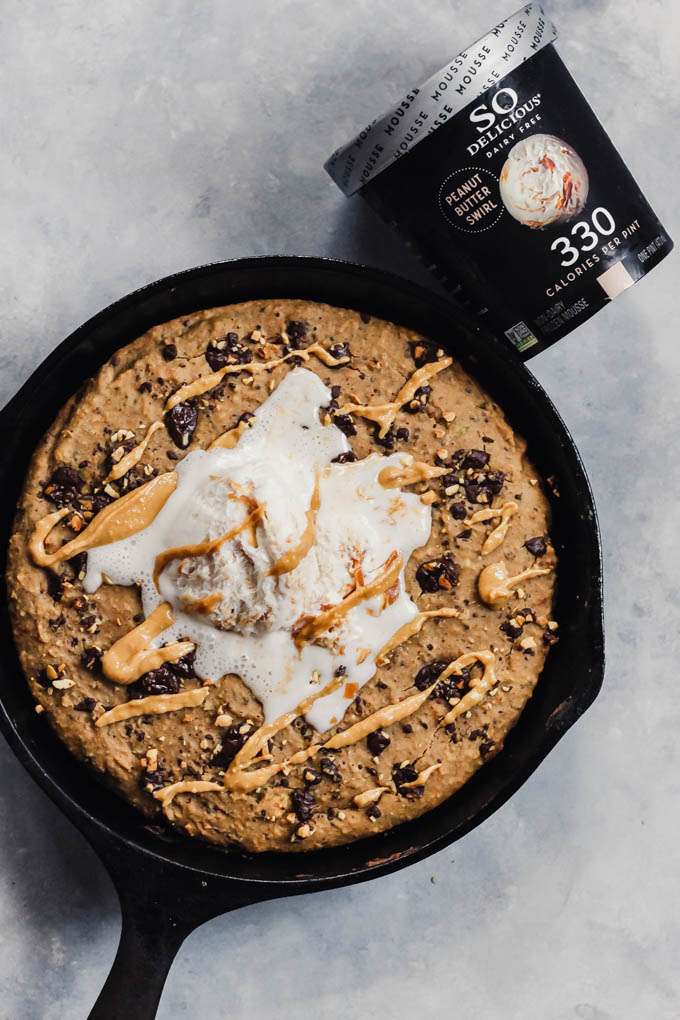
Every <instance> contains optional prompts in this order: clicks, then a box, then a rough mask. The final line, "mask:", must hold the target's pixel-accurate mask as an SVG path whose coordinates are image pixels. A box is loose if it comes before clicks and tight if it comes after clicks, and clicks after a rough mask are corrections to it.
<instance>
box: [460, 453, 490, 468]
mask: <svg viewBox="0 0 680 1020" xmlns="http://www.w3.org/2000/svg"><path fill="white" fill-rule="evenodd" d="M488 463H489V454H488V453H487V452H486V450H468V452H467V453H466V454H465V459H464V460H463V465H462V466H463V467H464V468H473V469H474V470H476V471H481V469H482V468H485V467H486V465H487V464H488Z"/></svg>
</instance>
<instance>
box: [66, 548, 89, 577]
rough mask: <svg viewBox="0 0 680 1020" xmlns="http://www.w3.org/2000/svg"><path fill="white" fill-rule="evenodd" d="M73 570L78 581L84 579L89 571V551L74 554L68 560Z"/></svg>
mask: <svg viewBox="0 0 680 1020" xmlns="http://www.w3.org/2000/svg"><path fill="white" fill-rule="evenodd" d="M66 562H67V563H68V565H69V566H70V568H71V570H72V571H73V576H74V578H75V579H76V580H77V581H82V579H83V578H84V577H85V574H86V572H87V553H86V552H79V553H76V555H75V556H72V557H71V559H70V560H67V561H66Z"/></svg>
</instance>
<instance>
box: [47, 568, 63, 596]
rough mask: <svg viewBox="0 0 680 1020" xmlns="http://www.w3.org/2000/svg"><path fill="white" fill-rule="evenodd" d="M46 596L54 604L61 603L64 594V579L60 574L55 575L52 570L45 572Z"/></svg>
mask: <svg viewBox="0 0 680 1020" xmlns="http://www.w3.org/2000/svg"><path fill="white" fill-rule="evenodd" d="M47 594H48V595H49V596H50V598H51V599H54V601H55V602H59V601H61V597H62V595H63V594H64V579H63V577H62V576H61V574H55V573H54V572H53V571H52V570H48V571H47Z"/></svg>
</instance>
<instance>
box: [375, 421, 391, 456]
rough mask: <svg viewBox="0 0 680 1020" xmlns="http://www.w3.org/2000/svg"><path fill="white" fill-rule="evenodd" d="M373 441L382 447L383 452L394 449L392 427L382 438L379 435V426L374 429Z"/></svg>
mask: <svg viewBox="0 0 680 1020" xmlns="http://www.w3.org/2000/svg"><path fill="white" fill-rule="evenodd" d="M375 441H376V443H377V444H378V446H382V447H383V449H385V450H393V449H394V425H390V427H389V428H388V430H387V432H386V433H385V435H384V436H381V435H380V426H379V425H376V427H375Z"/></svg>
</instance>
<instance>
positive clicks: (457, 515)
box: [449, 503, 465, 521]
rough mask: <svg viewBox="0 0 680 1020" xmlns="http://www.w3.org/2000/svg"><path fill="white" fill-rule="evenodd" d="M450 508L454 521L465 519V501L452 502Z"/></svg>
mask: <svg viewBox="0 0 680 1020" xmlns="http://www.w3.org/2000/svg"><path fill="white" fill-rule="evenodd" d="M449 509H450V511H451V516H452V517H453V519H454V521H462V520H465V503H452V504H451V506H450V507H449Z"/></svg>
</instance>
